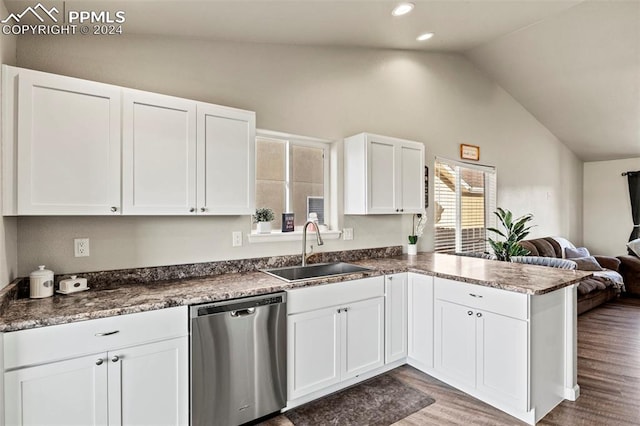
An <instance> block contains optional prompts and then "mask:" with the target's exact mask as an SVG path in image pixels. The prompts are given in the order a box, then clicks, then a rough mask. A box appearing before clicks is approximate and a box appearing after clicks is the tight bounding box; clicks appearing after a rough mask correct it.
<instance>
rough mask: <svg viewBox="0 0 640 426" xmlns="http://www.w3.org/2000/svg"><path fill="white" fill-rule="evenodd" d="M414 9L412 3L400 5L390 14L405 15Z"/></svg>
mask: <svg viewBox="0 0 640 426" xmlns="http://www.w3.org/2000/svg"><path fill="white" fill-rule="evenodd" d="M414 7H415V5H414V4H413V3H400V4H399V5H397V6H396V7H394V8H393V10H392V11H391V14H392V15H393V16H402V15H406V14H407V13H409V12H411V11H412V10H413V8H414Z"/></svg>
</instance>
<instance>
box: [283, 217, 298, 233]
mask: <svg viewBox="0 0 640 426" xmlns="http://www.w3.org/2000/svg"><path fill="white" fill-rule="evenodd" d="M294 228H295V225H294V214H293V213H282V232H293V229H294Z"/></svg>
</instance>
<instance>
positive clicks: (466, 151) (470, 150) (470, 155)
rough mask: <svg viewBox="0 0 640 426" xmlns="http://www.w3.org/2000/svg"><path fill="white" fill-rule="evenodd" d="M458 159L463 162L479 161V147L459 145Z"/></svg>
mask: <svg viewBox="0 0 640 426" xmlns="http://www.w3.org/2000/svg"><path fill="white" fill-rule="evenodd" d="M460 158H462V159H463V160H473V161H480V147H479V146H476V145H467V144H464V143H461V144H460Z"/></svg>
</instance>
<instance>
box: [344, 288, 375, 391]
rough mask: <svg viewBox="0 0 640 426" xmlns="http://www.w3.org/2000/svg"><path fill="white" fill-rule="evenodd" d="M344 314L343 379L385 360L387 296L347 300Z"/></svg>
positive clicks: (356, 374) (372, 367)
mask: <svg viewBox="0 0 640 426" xmlns="http://www.w3.org/2000/svg"><path fill="white" fill-rule="evenodd" d="M345 308H346V311H345V310H344V309H343V310H342V313H341V314H340V315H341V317H342V318H341V320H342V321H341V322H342V341H343V342H344V348H343V350H342V357H341V358H342V359H341V370H342V373H341V377H342V380H346V379H349V378H351V377H355V376H358V375H359V374H361V373H365V372H367V371H369V370H373V369H374V368H377V367H381V366H382V365H383V364H384V298H383V297H376V298H375V299H369V300H363V301H361V302H355V303H350V304H348V306H347V307H345Z"/></svg>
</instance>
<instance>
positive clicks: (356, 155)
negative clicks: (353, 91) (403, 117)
mask: <svg viewBox="0 0 640 426" xmlns="http://www.w3.org/2000/svg"><path fill="white" fill-rule="evenodd" d="M344 185H345V186H344V213H345V214H396V213H400V214H402V213H421V212H422V211H423V210H424V145H423V144H421V143H419V142H412V141H407V140H403V139H398V138H392V137H388V136H379V135H373V134H370V133H360V134H358V135H355V136H351V137H349V138H346V139H345V140H344Z"/></svg>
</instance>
